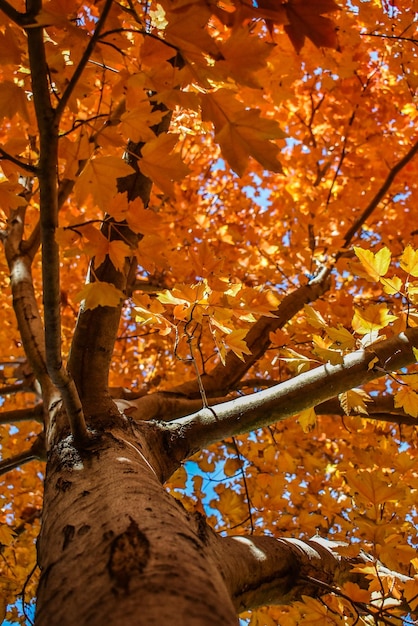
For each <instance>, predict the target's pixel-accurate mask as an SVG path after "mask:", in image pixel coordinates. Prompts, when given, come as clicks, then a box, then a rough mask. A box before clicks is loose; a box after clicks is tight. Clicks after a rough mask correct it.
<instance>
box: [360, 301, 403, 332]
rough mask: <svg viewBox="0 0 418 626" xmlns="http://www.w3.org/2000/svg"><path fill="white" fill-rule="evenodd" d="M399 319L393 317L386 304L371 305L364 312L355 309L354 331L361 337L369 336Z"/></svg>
mask: <svg viewBox="0 0 418 626" xmlns="http://www.w3.org/2000/svg"><path fill="white" fill-rule="evenodd" d="M396 319H397V316H396V315H391V314H390V313H389V311H388V308H387V305H386V304H371V305H369V306H368V307H367V308H366V309H365V310H364V311H362V310H361V309H357V308H356V309H355V312H354V316H353V322H352V324H353V329H354V330H355V331H356V332H357V333H359V334H360V335H367V334H368V333H371V332H373V331H376V330H380V329H381V328H385V327H386V326H388V325H389V324H390V323H391V322H394V321H395V320H396Z"/></svg>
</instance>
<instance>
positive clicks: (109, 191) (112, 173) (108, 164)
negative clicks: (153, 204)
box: [74, 156, 134, 211]
mask: <svg viewBox="0 0 418 626" xmlns="http://www.w3.org/2000/svg"><path fill="white" fill-rule="evenodd" d="M133 171H134V170H133V169H132V167H131V166H130V165H128V164H127V163H124V161H123V160H122V159H118V158H117V157H115V156H103V157H96V158H93V159H90V161H89V162H88V163H87V165H86V166H85V168H84V170H83V171H82V173H81V175H80V176H79V177H78V178H77V181H76V183H75V186H74V191H75V195H76V198H77V201H78V202H79V203H80V204H83V202H85V201H86V200H87V198H88V197H89V196H90V195H91V196H92V198H93V202H94V203H95V204H97V206H99V207H100V208H101V209H103V211H105V210H106V207H107V204H108V202H109V198H112V197H113V196H114V195H115V194H116V191H117V180H118V178H122V177H123V176H129V174H132V172H133Z"/></svg>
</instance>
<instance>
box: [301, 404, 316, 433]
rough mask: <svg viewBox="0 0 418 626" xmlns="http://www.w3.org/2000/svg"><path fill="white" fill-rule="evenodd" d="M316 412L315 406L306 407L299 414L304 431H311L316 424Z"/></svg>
mask: <svg viewBox="0 0 418 626" xmlns="http://www.w3.org/2000/svg"><path fill="white" fill-rule="evenodd" d="M316 420H317V417H316V413H315V410H314V409H313V408H310V409H305V410H304V411H302V412H301V413H299V415H298V422H299V424H300V425H301V428H302V430H303V432H304V433H309V432H310V431H311V430H312V429H313V428H314V426H315V424H316Z"/></svg>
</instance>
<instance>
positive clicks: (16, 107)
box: [0, 80, 30, 123]
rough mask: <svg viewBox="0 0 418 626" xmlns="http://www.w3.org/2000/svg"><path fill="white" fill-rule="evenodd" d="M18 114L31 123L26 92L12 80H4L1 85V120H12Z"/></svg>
mask: <svg viewBox="0 0 418 626" xmlns="http://www.w3.org/2000/svg"><path fill="white" fill-rule="evenodd" d="M16 113H18V114H19V115H20V116H21V117H22V118H23V119H24V120H25V121H26V122H28V123H29V121H30V120H29V111H28V101H27V98H26V94H25V91H24V90H23V89H22V88H21V87H19V85H16V84H15V83H13V82H11V81H10V80H4V81H3V82H1V83H0V119H1V118H3V117H7V118H9V120H11V119H13V117H14V116H15V115H16Z"/></svg>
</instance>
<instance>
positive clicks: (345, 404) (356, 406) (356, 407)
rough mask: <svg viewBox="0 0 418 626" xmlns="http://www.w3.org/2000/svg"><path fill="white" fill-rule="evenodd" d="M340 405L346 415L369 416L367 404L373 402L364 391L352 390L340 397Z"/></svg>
mask: <svg viewBox="0 0 418 626" xmlns="http://www.w3.org/2000/svg"><path fill="white" fill-rule="evenodd" d="M338 399H339V401H340V404H341V406H342V408H343V410H344V413H345V414H346V415H350V414H351V413H354V414H362V415H368V411H367V406H366V402H371V400H372V399H371V397H370V396H369V394H368V393H366V392H365V391H363V389H350V390H349V391H345V392H344V393H341V394H340V395H339V396H338Z"/></svg>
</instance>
